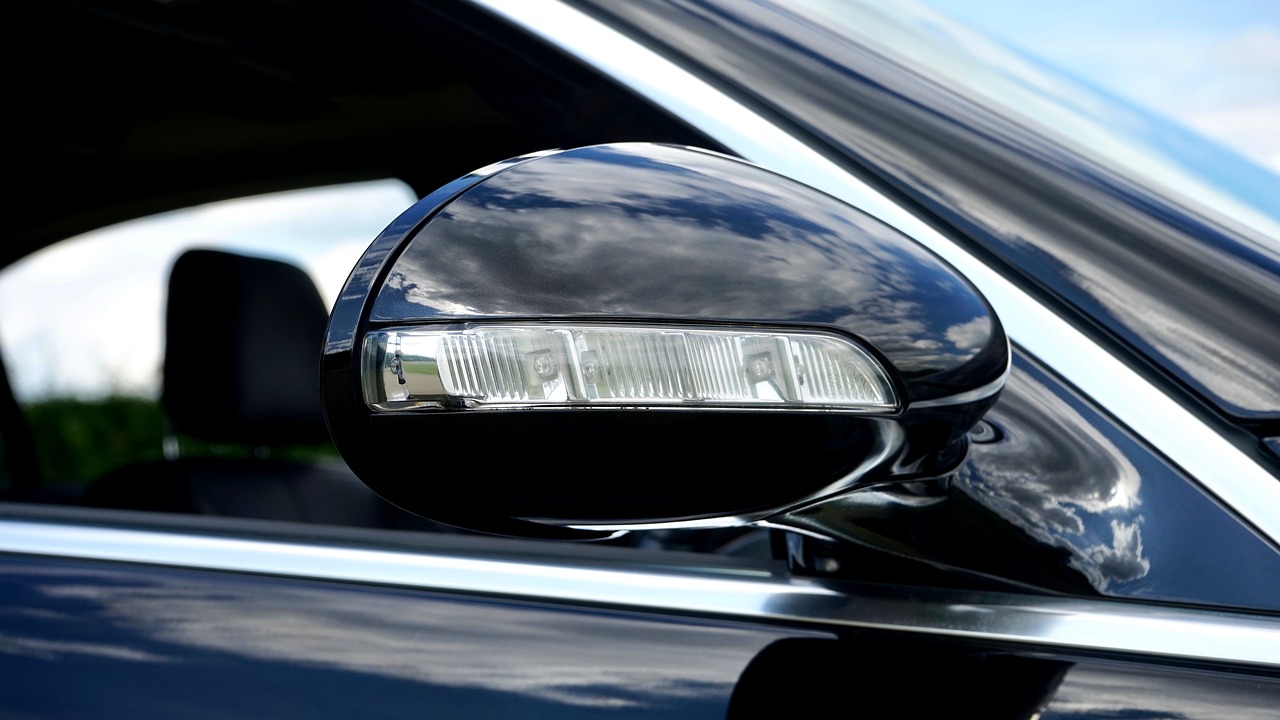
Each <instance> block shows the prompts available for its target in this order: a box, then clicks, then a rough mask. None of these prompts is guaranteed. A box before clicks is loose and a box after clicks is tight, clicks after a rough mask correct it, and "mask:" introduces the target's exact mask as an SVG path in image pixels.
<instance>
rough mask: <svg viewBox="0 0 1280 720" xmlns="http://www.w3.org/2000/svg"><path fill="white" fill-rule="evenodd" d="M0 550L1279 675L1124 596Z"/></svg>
mask: <svg viewBox="0 0 1280 720" xmlns="http://www.w3.org/2000/svg"><path fill="white" fill-rule="evenodd" d="M0 552H5V553H13V554H17V555H35V556H46V557H49V556H51V557H58V558H75V559H82V560H96V561H112V562H125V563H136V564H142V565H151V566H168V567H182V568H191V569H199V570H219V571H233V572H243V573H255V574H265V575H271V576H279V577H290V578H300V579H308V580H325V581H342V582H355V583H369V584H376V585H383V586H396V587H402V588H412V589H420V590H430V591H444V592H451V593H459V594H465V595H473V596H483V597H497V598H507V599H514V600H523V601H533V602H553V603H566V604H589V605H590V606H592V607H597V608H599V607H609V608H613V609H618V610H628V611H640V612H658V613H668V614H670V613H677V614H680V615H684V616H689V615H696V616H700V617H706V618H712V619H725V620H742V621H752V622H766V623H781V624H786V625H799V626H803V627H807V628H817V629H823V628H825V629H841V628H859V629H878V630H892V631H900V632H909V633H916V634H925V635H930V636H941V637H952V638H961V639H969V640H982V641H991V642H998V643H1013V644H1015V645H1025V646H1033V647H1034V649H1036V650H1038V651H1044V650H1046V649H1047V648H1053V649H1057V650H1060V651H1063V652H1067V653H1070V652H1071V651H1073V650H1074V651H1085V652H1088V653H1096V652H1104V653H1121V654H1133V655H1141V656H1145V657H1154V658H1158V659H1164V660H1169V661H1179V660H1181V661H1196V662H1220V663H1230V664H1244V665H1248V666H1252V667H1255V668H1258V669H1264V670H1267V669H1280V618H1277V617H1268V616H1253V615H1245V614H1240V613H1229V612H1221V611H1215V610H1191V609H1186V608H1171V607H1159V606H1152V605H1142V604H1138V603H1132V602H1117V601H1109V600H1108V601H1100V600H1081V599H1070V598H1061V597H1049V596H1032V595H1012V594H1002V593H975V592H967V591H957V590H932V589H919V588H918V589H904V588H886V587H878V586H869V585H857V584H852V585H840V586H839V587H836V586H824V585H822V584H819V583H816V582H812V581H806V580H803V579H794V578H786V577H781V576H777V575H771V574H769V573H767V572H765V571H763V570H761V571H751V570H749V569H744V568H742V567H724V568H716V567H707V568H684V569H681V570H673V569H670V568H664V567H661V566H658V565H639V564H636V566H635V567H627V568H625V569H623V568H621V567H619V566H618V565H616V564H614V565H605V564H604V563H599V562H597V563H595V564H592V563H589V562H581V561H580V562H572V561H569V560H566V559H564V558H558V557H554V556H549V555H548V554H547V553H546V551H545V550H544V551H543V552H542V553H541V554H537V552H536V551H535V550H530V551H528V553H527V555H524V556H521V555H519V554H517V553H515V552H513V553H511V554H508V555H507V556H506V557H505V558H504V559H494V558H491V557H471V556H468V555H466V554H464V553H461V552H458V551H457V550H456V549H455V550H451V551H449V552H404V551H392V550H378V549H367V548H356V547H346V546H338V545H323V544H312V543H299V542H283V541H273V540H253V539H245V538H234V537H214V536H206V535H198V534H189V533H178V532H162V531H148V530H132V529H118V528H105V527H93V526H85V525H73V524H66V523H56V522H37V521H29V520H0ZM709 557H713V556H709Z"/></svg>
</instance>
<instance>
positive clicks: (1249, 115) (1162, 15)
mask: <svg viewBox="0 0 1280 720" xmlns="http://www.w3.org/2000/svg"><path fill="white" fill-rule="evenodd" d="M919 2H920V3H921V4H922V5H925V6H927V7H930V8H933V9H935V10H937V11H939V12H942V13H944V14H946V15H949V16H951V17H952V18H954V19H956V20H959V21H961V22H963V23H965V24H967V25H969V26H971V27H973V28H974V29H977V30H979V31H982V32H984V33H986V34H988V35H991V36H993V37H996V38H998V39H1000V40H1002V41H1004V42H1006V43H1007V44H1009V45H1011V46H1013V47H1016V48H1018V49H1020V50H1022V51H1024V52H1026V53H1028V54H1031V55H1035V56H1038V57H1041V58H1043V59H1045V60H1046V61H1048V62H1050V63H1051V64H1054V65H1056V66H1058V67H1061V68H1064V69H1066V70H1068V71H1070V72H1071V73H1072V74H1074V75H1075V76H1076V77H1078V78H1080V79H1082V80H1085V81H1086V82H1088V83H1091V84H1093V85H1096V86H1098V87H1100V88H1102V89H1104V90H1107V91H1110V92H1112V93H1114V94H1117V95H1120V96H1122V97H1126V98H1129V99H1130V100H1132V101H1134V102H1135V103H1137V104H1138V105H1140V106H1143V107H1145V108H1147V109H1150V110H1154V111H1156V112H1158V113H1161V114H1163V115H1165V116H1168V117H1169V118H1171V119H1174V120H1175V121H1177V122H1179V123H1181V124H1183V125H1185V126H1187V127H1188V128H1191V129H1193V130H1196V131H1198V132H1200V133H1202V134H1204V135H1206V136H1208V137H1211V138H1213V139H1214V140H1216V141H1217V142H1219V143H1221V144H1223V145H1225V146H1227V147H1229V148H1231V149H1232V150H1234V151H1236V152H1237V153H1240V154H1241V155H1243V156H1245V157H1246V158H1248V159H1250V160H1252V161H1253V162H1254V163H1256V164H1258V165H1262V166H1264V167H1267V168H1269V169H1270V170H1271V171H1272V172H1275V173H1280V0H1212V1H1211V2H1210V1H1207V0H1073V2H1043V1H1039V2H1037V1H1035V0H919ZM1278 202H1280V201H1278Z"/></svg>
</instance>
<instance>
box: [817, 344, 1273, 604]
mask: <svg viewBox="0 0 1280 720" xmlns="http://www.w3.org/2000/svg"><path fill="white" fill-rule="evenodd" d="M970 436H971V438H972V439H973V443H972V445H971V446H970V449H969V455H968V458H967V459H966V460H965V462H964V463H963V464H961V465H960V467H959V468H957V469H956V472H955V473H954V475H952V476H951V477H949V478H947V479H946V481H945V482H940V483H935V484H934V485H933V486H931V487H928V488H925V489H924V490H923V491H922V490H921V489H920V488H911V487H907V488H902V489H900V490H898V491H897V494H896V495H894V494H893V492H894V491H893V490H885V491H883V492H881V493H878V494H877V495H875V496H867V497H861V496H860V495H859V494H855V495H853V496H850V497H849V498H848V499H847V500H846V501H845V502H841V503H836V504H833V505H832V506H831V507H817V508H814V509H813V510H812V511H811V513H813V514H815V515H831V514H839V515H841V516H842V517H843V518H844V520H845V524H844V525H843V527H844V528H845V529H846V530H847V533H848V535H847V536H846V537H844V538H842V539H843V540H851V541H853V542H856V543H859V544H862V545H865V546H868V547H872V548H876V549H877V551H878V552H886V551H887V552H892V553H895V554H897V555H899V556H901V557H900V558H899V559H898V560H897V561H892V560H891V561H888V562H887V563H885V564H884V567H887V568H889V569H890V570H891V571H893V572H895V573H900V572H901V571H902V568H901V566H900V565H901V562H902V559H901V558H902V557H905V558H911V559H913V560H915V561H917V562H921V563H926V564H929V565H934V566H941V567H947V568H952V569H956V570H960V571H962V572H965V573H972V574H974V576H975V577H987V578H993V579H995V578H998V579H999V580H1002V581H1007V582H1011V583H1014V584H1016V585H1022V586H1031V587H1038V588H1043V589H1047V590H1051V591H1056V592H1064V593H1070V594H1075V595H1094V594H1096V595H1104V596H1111V597H1118V598H1126V599H1133V600H1156V601H1161V602H1173V603H1188V604H1204V605H1221V606H1229V607H1237V608H1246V609H1254V610H1264V611H1270V612H1280V554H1278V553H1277V552H1276V551H1275V548H1273V547H1272V546H1271V545H1270V544H1268V543H1267V542H1266V541H1265V540H1263V539H1261V538H1259V537H1258V535H1257V534H1256V533H1254V532H1253V530H1251V529H1250V528H1249V527H1248V526H1247V525H1246V524H1244V523H1242V522H1241V521H1240V520H1239V519H1237V518H1235V517H1234V516H1233V515H1232V514H1231V513H1230V512H1228V511H1226V510H1225V509H1224V508H1223V507H1222V506H1221V505H1220V504H1219V503H1218V502H1217V501H1216V500H1214V499H1213V498H1212V497H1211V496H1209V495H1208V494H1206V493H1205V492H1204V490H1202V489H1201V488H1200V487H1199V486H1197V485H1196V484H1195V483H1194V482H1192V481H1191V480H1189V479H1188V478H1187V477H1186V476H1185V475H1183V474H1182V473H1180V472H1179V471H1178V470H1177V469H1176V468H1175V467H1173V466H1171V465H1170V464H1169V463H1168V462H1167V461H1165V460H1164V459H1163V458H1161V457H1160V456H1159V455H1157V454H1156V453H1154V452H1152V451H1151V450H1150V449H1149V448H1148V447H1146V446H1145V445H1144V444H1143V443H1142V441H1141V440H1140V439H1138V438H1135V437H1134V436H1133V435H1131V434H1130V433H1128V432H1126V431H1125V430H1124V429H1123V428H1121V427H1119V426H1117V425H1116V424H1115V423H1114V422H1113V421H1111V420H1110V419H1109V418H1108V417H1107V416H1106V415H1104V414H1103V413H1101V412H1099V411H1098V410H1097V409H1096V408H1095V407H1093V406H1092V405H1091V404H1090V403H1089V402H1087V401H1086V400H1085V399H1083V398H1081V397H1080V396H1079V394H1077V393H1076V392H1075V391H1073V390H1072V389H1071V388H1070V387H1069V386H1067V385H1066V384H1064V383H1063V382H1062V381H1061V380H1059V379H1058V378H1057V377H1056V376H1054V375H1053V373H1051V372H1049V371H1048V370H1046V369H1045V368H1043V367H1041V366H1040V365H1038V364H1037V363H1035V362H1034V361H1032V360H1030V359H1029V358H1027V357H1026V356H1025V355H1022V354H1021V353H1018V352H1015V354H1014V363H1013V371H1012V373H1011V374H1010V376H1009V382H1008V384H1007V385H1006V386H1005V390H1004V392H1003V393H1002V394H1001V396H1000V399H999V401H997V402H996V404H995V406H994V407H992V409H991V410H990V411H989V412H988V413H987V415H986V416H985V417H984V418H983V421H982V423H981V424H980V425H979V426H978V427H977V428H976V429H975V430H974V431H973V432H972V433H971V434H970ZM863 495H865V493H864V494H863ZM810 524H812V519H810ZM806 552H808V553H809V554H810V557H809V558H807V559H806V560H805V562H804V565H805V567H806V568H813V567H819V566H821V564H822V558H841V564H842V565H843V566H845V567H847V568H849V570H847V572H849V573H851V574H854V575H860V574H864V573H871V572H873V571H872V570H870V569H869V568H870V567H871V563H869V562H868V561H867V560H866V559H865V558H862V557H858V558H857V559H853V558H852V557H850V556H849V553H848V552H847V549H846V548H841V547H839V546H831V545H829V544H815V543H809V546H808V547H807V548H806ZM800 571H801V572H804V571H805V569H801V570H800ZM899 580H900V581H901V576H899ZM907 582H910V580H907Z"/></svg>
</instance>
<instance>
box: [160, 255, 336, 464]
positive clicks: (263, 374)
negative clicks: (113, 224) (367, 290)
mask: <svg viewBox="0 0 1280 720" xmlns="http://www.w3.org/2000/svg"><path fill="white" fill-rule="evenodd" d="M328 316H329V313H328V310H327V308H326V307H325V304H324V300H323V299H321V297H320V292H319V291H318V290H317V289H316V286H315V284H314V283H313V282H312V281H311V278H310V277H309V276H308V275H307V274H306V272H304V271H303V270H302V269H301V268H299V267H296V266H294V265H290V264H289V263H285V262H279V261H276V260H267V259H263V258H254V257H246V256H243V255H236V254H233V253H228V252H220V251H216V250H189V251H187V252H185V253H183V254H182V255H181V256H180V257H179V258H178V259H177V261H176V262H175V263H174V265H173V269H172V270H171V271H170V274H169V299H168V307H167V311H166V316H165V351H164V389H163V395H162V398H161V402H162V404H163V405H164V409H165V412H166V414H167V415H168V418H169V420H170V422H171V423H172V424H173V428H174V429H175V430H177V431H178V432H180V433H183V434H186V435H191V436H193V437H196V438H199V439H202V440H206V441H209V442H230V443H246V444H250V445H254V446H263V445H268V446H270V445H287V444H293V443H318V442H325V441H327V440H328V439H329V434H328V431H327V430H326V428H325V424H324V415H323V411H322V409H321V402H320V385H319V378H318V376H319V367H320V345H321V343H322V341H323V339H324V331H325V324H326V323H327V321H328Z"/></svg>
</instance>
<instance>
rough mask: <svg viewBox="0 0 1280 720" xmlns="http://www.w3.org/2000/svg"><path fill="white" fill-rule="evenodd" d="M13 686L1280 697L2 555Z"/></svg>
mask: <svg viewBox="0 0 1280 720" xmlns="http://www.w3.org/2000/svg"><path fill="white" fill-rule="evenodd" d="M0 677H3V678H4V682H3V683H0V709H2V710H3V712H4V714H5V715H7V716H14V717H23V718H81V717H84V718H88V717H93V718H129V720H148V719H150V718H157V719H159V718H164V719H165V720H168V718H172V717H175V716H181V717H184V718H188V717H189V718H195V719H197V720H217V719H221V718H235V719H236V720H252V719H255V718H263V719H264V720H265V719H267V718H270V719H271V720H276V719H278V718H295V717H296V718H351V717H361V718H402V717H419V716H424V715H426V716H431V717H484V718H506V717H511V718H517V717H518V718H557V719H559V718H618V719H621V720H631V719H635V720H639V719H642V718H664V719H665V718H718V717H727V718H731V719H732V720H743V719H745V718H753V717H778V716H779V714H784V715H785V714H787V713H792V714H803V715H809V714H812V711H813V704H814V702H815V699H814V698H815V697H821V698H823V699H824V700H834V701H835V702H837V703H840V704H841V705H842V706H848V707H857V708H858V709H859V713H860V717H868V718H880V717H884V718H899V717H904V716H907V717H911V716H914V715H912V714H911V713H910V712H905V713H904V711H909V710H921V711H923V710H928V711H930V714H933V712H936V711H938V710H940V709H941V710H948V709H954V708H955V707H965V708H966V709H971V710H975V711H978V714H979V715H980V716H981V717H984V718H995V719H999V718H1009V719H1010V720H1014V719H1015V718H1016V719H1017V720H1023V719H1025V718H1028V717H1032V715H1030V714H1029V711H1031V710H1034V709H1039V710H1040V711H1041V714H1040V715H1039V717H1042V718H1053V719H1054V720H1068V719H1071V720H1111V719H1114V718H1156V717H1160V718H1164V717H1176V718H1180V719H1181V720H1218V719H1220V718H1224V717H1230V718H1233V719H1238V720H1262V719H1263V718H1271V717H1274V710H1275V707H1276V701H1277V698H1278V697H1280V679H1277V678H1267V677H1260V676H1256V675H1253V676H1250V675H1239V676H1236V675H1231V674H1227V673H1223V672H1206V671H1204V670H1192V671H1189V670H1187V669H1179V668H1176V667H1160V666H1147V665H1142V664H1139V663H1134V662H1131V661H1124V660H1121V659H1112V660H1106V659H1098V658H1088V657H1073V656H1062V655H1058V654H1053V653H1044V652H1036V651H1032V652H1026V650H1025V649H1023V650H1018V649H1016V648H999V647H981V646H974V647H969V646H967V645H966V644H954V643H941V642H938V641H935V640H929V639H927V638H920V637H913V636H910V635H903V634H893V633H861V632H855V633H849V634H840V635H836V634H833V633H830V632H822V631H818V630H805V629H798V628H781V627H770V626H767V625H753V624H744V623H726V622H721V621H716V620H711V619H705V618H694V617H681V618H675V617H664V616H661V615H648V614H644V613H636V612H618V611H610V610H605V609H592V610H584V609H583V608H577V607H556V606H549V605H545V604H537V603H529V602H521V601H520V600H519V599H514V598H512V599H486V598H479V597H462V596H457V595H450V596H445V595H440V594H435V593H430V592H424V591H419V590H406V589H396V588H387V587H379V586H364V585H356V584H348V583H333V582H320V581H308V580H291V579H285V578H274V577H254V576H246V575H240V576H236V575H229V574H226V573H215V572H202V571H193V570H181V569H170V568H160V567H145V566H130V565H123V564H116V563H94V562H83V561H71V560H66V561H57V560H50V559H46V558H42V559H30V558H19V557H3V558H0ZM922 682H925V683H926V685H923V686H922V684H921V683H922ZM926 687H927V689H928V690H930V691H929V692H925V691H924V690H925V688H926Z"/></svg>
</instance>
